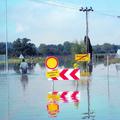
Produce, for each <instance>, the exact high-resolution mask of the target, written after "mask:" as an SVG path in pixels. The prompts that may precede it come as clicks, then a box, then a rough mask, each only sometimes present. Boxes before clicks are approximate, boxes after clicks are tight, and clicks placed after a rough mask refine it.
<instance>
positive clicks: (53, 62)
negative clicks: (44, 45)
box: [45, 56, 58, 69]
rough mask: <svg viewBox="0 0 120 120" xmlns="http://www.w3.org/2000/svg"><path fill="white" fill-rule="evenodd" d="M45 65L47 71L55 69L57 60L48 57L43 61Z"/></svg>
mask: <svg viewBox="0 0 120 120" xmlns="http://www.w3.org/2000/svg"><path fill="white" fill-rule="evenodd" d="M45 65H46V67H47V68H49V69H55V68H56V67H57V66H58V59H57V58H56V57H54V56H50V57H48V58H47V59H46V60H45Z"/></svg>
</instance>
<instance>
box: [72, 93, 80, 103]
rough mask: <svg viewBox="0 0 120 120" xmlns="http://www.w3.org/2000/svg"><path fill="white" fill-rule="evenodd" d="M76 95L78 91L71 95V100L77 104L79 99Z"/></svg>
mask: <svg viewBox="0 0 120 120" xmlns="http://www.w3.org/2000/svg"><path fill="white" fill-rule="evenodd" d="M77 94H79V91H75V92H73V94H72V95H71V98H72V100H73V101H74V102H79V99H78V98H77Z"/></svg>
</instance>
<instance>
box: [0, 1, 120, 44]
mask: <svg viewBox="0 0 120 120" xmlns="http://www.w3.org/2000/svg"><path fill="white" fill-rule="evenodd" d="M5 2H6V1H5V0H0V42H5V41H6V22H5V21H6V14H5V13H6V11H5V10H6V7H5V5H6V4H5ZM53 4H56V5H53ZM119 5H120V0H109V1H108V0H7V26H8V42H13V41H14V40H16V39H17V38H29V39H31V42H32V43H34V44H35V45H36V46H39V45H40V44H41V43H44V44H60V43H61V44H62V43H64V42H65V41H70V42H74V41H76V40H78V41H81V40H83V39H84V36H85V34H86V24H85V13H84V12H80V11H79V10H78V9H79V8H81V7H86V6H87V7H88V8H89V7H90V6H92V8H93V9H94V11H93V12H89V15H88V21H89V37H90V39H91V43H92V45H96V44H103V43H111V44H118V45H120V18H117V16H120V10H119ZM60 6H62V7H60ZM63 6H66V7H63Z"/></svg>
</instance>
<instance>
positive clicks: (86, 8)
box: [79, 7, 93, 53]
mask: <svg viewBox="0 0 120 120" xmlns="http://www.w3.org/2000/svg"><path fill="white" fill-rule="evenodd" d="M79 11H82V12H85V14H86V43H85V44H86V53H87V52H88V49H89V48H88V47H89V46H88V34H89V28H88V13H89V12H93V9H92V7H90V8H88V7H85V8H83V7H81V8H80V9H79Z"/></svg>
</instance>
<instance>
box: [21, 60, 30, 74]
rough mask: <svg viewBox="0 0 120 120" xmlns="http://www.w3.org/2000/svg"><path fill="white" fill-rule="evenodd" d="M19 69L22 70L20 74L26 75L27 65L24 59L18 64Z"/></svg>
mask: <svg viewBox="0 0 120 120" xmlns="http://www.w3.org/2000/svg"><path fill="white" fill-rule="evenodd" d="M20 69H21V70H22V74H27V69H28V63H27V62H25V59H22V62H21V64H20Z"/></svg>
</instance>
